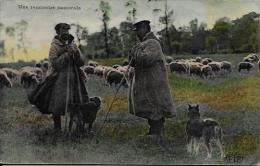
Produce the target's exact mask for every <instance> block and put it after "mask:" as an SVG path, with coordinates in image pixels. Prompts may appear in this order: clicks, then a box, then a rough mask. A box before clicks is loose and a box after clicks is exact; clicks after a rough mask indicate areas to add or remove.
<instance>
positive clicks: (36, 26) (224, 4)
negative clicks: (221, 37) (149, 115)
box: [0, 0, 260, 45]
mask: <svg viewBox="0 0 260 166" xmlns="http://www.w3.org/2000/svg"><path fill="white" fill-rule="evenodd" d="M105 1H107V2H109V4H110V5H111V7H112V11H111V21H110V22H109V27H112V26H116V27H118V26H119V23H120V22H122V21H125V20H126V17H127V14H128V10H129V9H127V8H126V7H124V4H125V3H126V2H127V0H105ZM136 2H137V19H138V20H142V19H149V20H151V25H152V26H157V27H156V28H155V29H154V30H155V31H156V30H159V29H160V27H158V25H159V24H158V16H156V15H154V14H153V13H152V10H153V9H154V8H161V9H163V5H164V2H165V1H163V0H161V1H158V2H152V3H147V0H136ZM99 3H100V0H0V22H2V23H4V24H5V25H13V24H14V23H15V22H18V21H20V20H21V19H24V20H26V21H27V22H28V23H29V27H28V30H27V33H26V35H27V37H28V39H29V40H30V42H31V43H32V44H35V45H37V44H41V43H43V42H44V43H46V42H50V41H51V40H52V38H53V35H54V34H55V32H54V26H55V25H56V24H57V23H59V22H67V23H78V24H80V25H83V26H86V27H88V30H89V32H90V33H92V32H95V31H100V29H101V27H102V22H101V13H100V12H99V11H98V12H97V11H95V9H97V8H98V5H99ZM18 5H25V6H28V7H29V8H30V6H55V7H57V6H65V7H70V6H74V7H76V6H79V7H80V8H81V9H80V10H57V9H55V10H53V9H19V8H18ZM168 6H169V9H170V10H171V9H173V10H174V13H175V16H174V25H175V26H176V27H179V26H183V25H188V24H189V21H191V20H192V19H194V18H197V19H198V20H199V22H202V21H203V22H206V23H207V24H208V27H209V28H211V27H212V26H213V24H214V23H215V21H216V20H217V19H218V18H221V17H224V16H226V17H229V18H230V19H231V20H233V19H236V18H238V17H241V16H242V15H243V14H247V13H249V12H252V11H254V12H257V13H260V0H168ZM160 15H163V13H160ZM0 37H1V36H0ZM2 37H3V35H2Z"/></svg>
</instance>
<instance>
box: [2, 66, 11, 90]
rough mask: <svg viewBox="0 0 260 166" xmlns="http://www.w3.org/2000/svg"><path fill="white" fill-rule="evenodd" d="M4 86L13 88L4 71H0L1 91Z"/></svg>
mask: <svg viewBox="0 0 260 166" xmlns="http://www.w3.org/2000/svg"><path fill="white" fill-rule="evenodd" d="M4 86H6V87H8V88H11V87H12V82H11V80H10V78H9V77H8V76H7V74H6V72H5V71H4V70H1V69H0V89H1V88H3V87H4Z"/></svg>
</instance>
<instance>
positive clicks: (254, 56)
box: [245, 54, 259, 62]
mask: <svg viewBox="0 0 260 166" xmlns="http://www.w3.org/2000/svg"><path fill="white" fill-rule="evenodd" d="M246 57H247V58H250V59H251V60H252V62H257V61H258V60H259V58H258V56H257V55H256V54H249V55H247V56H246ZM246 57H245V58H246Z"/></svg>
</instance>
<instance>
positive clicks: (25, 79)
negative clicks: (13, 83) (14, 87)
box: [20, 66, 40, 88]
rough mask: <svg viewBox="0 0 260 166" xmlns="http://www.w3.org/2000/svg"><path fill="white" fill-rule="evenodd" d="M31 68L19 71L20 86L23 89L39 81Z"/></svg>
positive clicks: (27, 67)
mask: <svg viewBox="0 0 260 166" xmlns="http://www.w3.org/2000/svg"><path fill="white" fill-rule="evenodd" d="M37 70H38V69H36V71H35V70H34V68H33V67H30V66H26V67H23V68H21V69H20V72H21V84H22V85H23V87H24V88H29V87H30V86H34V85H37V84H38V83H39V82H40V81H39V80H38V77H37V74H36V72H37Z"/></svg>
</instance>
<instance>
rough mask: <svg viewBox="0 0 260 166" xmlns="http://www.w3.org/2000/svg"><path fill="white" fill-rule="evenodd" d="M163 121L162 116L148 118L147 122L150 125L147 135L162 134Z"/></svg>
mask: <svg viewBox="0 0 260 166" xmlns="http://www.w3.org/2000/svg"><path fill="white" fill-rule="evenodd" d="M164 121H165V119H164V118H162V119H160V120H151V119H148V124H149V125H150V129H149V133H148V134H149V135H162V134H163V132H164Z"/></svg>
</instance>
